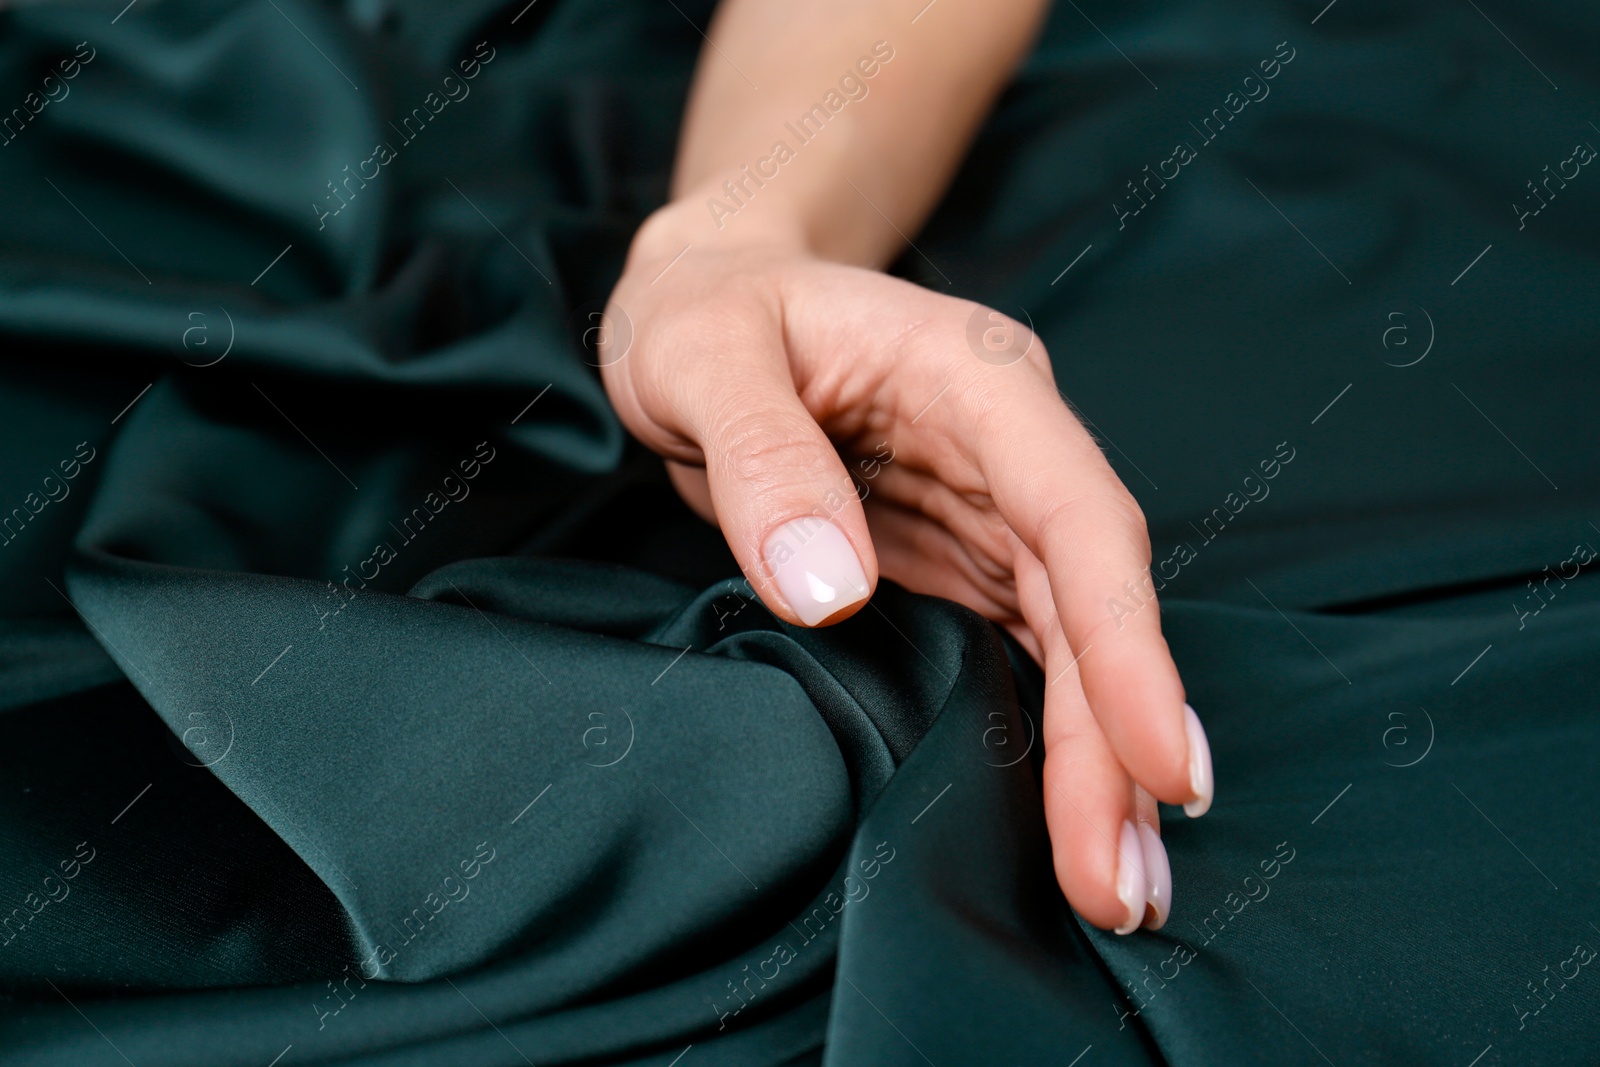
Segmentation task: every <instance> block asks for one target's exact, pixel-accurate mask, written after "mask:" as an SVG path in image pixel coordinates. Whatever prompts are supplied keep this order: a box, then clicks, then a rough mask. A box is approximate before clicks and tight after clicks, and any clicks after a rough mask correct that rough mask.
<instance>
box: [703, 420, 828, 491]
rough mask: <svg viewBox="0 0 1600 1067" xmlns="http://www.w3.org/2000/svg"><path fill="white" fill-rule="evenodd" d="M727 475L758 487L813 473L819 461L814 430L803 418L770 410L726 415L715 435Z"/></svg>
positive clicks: (820, 457)
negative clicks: (801, 474)
mask: <svg viewBox="0 0 1600 1067" xmlns="http://www.w3.org/2000/svg"><path fill="white" fill-rule="evenodd" d="M717 439H718V443H719V444H720V446H721V451H722V452H723V455H724V456H725V459H726V468H727V471H728V474H729V475H730V476H731V477H733V478H735V479H738V480H739V481H740V482H742V483H746V484H750V485H754V486H761V485H768V484H773V483H775V482H779V481H785V482H786V481H789V480H791V479H792V478H793V477H794V476H795V475H796V474H797V473H814V472H817V471H819V470H820V469H821V468H822V466H823V464H822V463H821V459H822V458H823V457H822V456H821V455H820V450H819V449H818V448H817V444H816V430H815V428H814V427H813V426H807V425H806V424H805V422H804V421H803V419H801V418H800V417H798V416H795V415H791V414H784V413H780V412H776V411H772V410H764V411H763V410H759V409H756V410H745V411H741V412H740V413H738V414H735V415H732V416H730V417H729V418H727V419H726V420H725V421H724V422H723V423H722V426H721V429H720V431H719V433H718V434H717Z"/></svg>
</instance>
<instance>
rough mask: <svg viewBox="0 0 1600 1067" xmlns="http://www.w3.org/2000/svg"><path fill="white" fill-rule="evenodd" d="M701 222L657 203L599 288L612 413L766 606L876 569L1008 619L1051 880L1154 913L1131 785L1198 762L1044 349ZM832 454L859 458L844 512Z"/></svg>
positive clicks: (1196, 777)
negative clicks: (1042, 684)
mask: <svg viewBox="0 0 1600 1067" xmlns="http://www.w3.org/2000/svg"><path fill="white" fill-rule="evenodd" d="M704 214H705V212H704V210H703V209H702V208H701V207H700V205H699V203H698V202H697V201H696V202H690V201H678V202H676V203H674V204H672V205H669V206H668V207H666V208H664V209H662V210H661V211H660V212H658V213H657V214H656V215H655V216H653V217H652V218H651V219H650V220H649V221H647V222H646V224H645V225H644V226H643V227H642V228H641V229H640V231H639V233H638V235H637V236H636V237H635V239H634V243H633V247H632V249H631V251H630V255H629V258H628V262H627V266H626V268H625V270H624V273H623V276H622V278H621V280H620V281H619V282H618V284H617V287H616V290H615V291H614V292H613V294H612V298H611V303H610V306H609V308H608V317H609V318H610V320H611V321H613V322H615V321H617V320H619V319H620V316H621V314H622V309H626V315H627V317H628V319H629V321H630V322H631V323H632V327H633V331H632V340H631V345H630V346H629V347H628V349H627V350H626V351H625V352H618V351H616V350H615V349H614V348H608V347H607V346H606V345H602V348H601V359H602V365H603V369H602V374H603V377H604V381H605V386H606V390H607V392H608V394H609V395H610V398H611V401H612V403H613V404H614V405H615V407H616V409H617V412H618V414H619V416H620V417H621V419H622V421H623V422H624V423H625V424H626V425H627V427H628V428H629V430H631V431H632V432H633V433H634V434H635V435H636V436H637V437H639V438H640V440H642V441H643V442H644V443H645V444H646V445H648V446H649V447H650V448H652V449H654V450H655V451H656V452H658V453H660V454H661V455H662V456H664V457H665V458H666V460H667V466H668V469H669V471H670V473H671V477H672V480H673V483H674V484H675V485H676V487H677V489H678V491H679V493H680V494H682V496H683V498H684V499H685V500H686V501H688V503H689V504H690V506H692V507H693V508H694V509H695V510H696V511H698V512H699V513H700V514H701V515H702V516H704V517H705V518H706V519H707V520H709V521H711V522H714V523H716V524H718V525H719V526H720V527H721V528H722V531H723V533H724V534H725V535H726V537H727V539H728V544H729V546H730V547H731V548H732V550H733V553H734V556H735V557H736V558H737V559H738V561H739V565H740V567H741V568H742V569H743V571H744V574H745V576H746V578H748V579H749V581H750V584H751V586H752V587H753V588H754V589H755V590H756V591H757V592H758V593H759V595H760V596H761V598H762V600H763V601H764V602H765V603H766V604H767V606H768V607H769V608H771V609H772V611H773V612H774V613H775V614H777V615H778V616H780V617H782V618H784V619H786V620H788V621H789V622H791V623H795V624H797V625H803V626H815V625H826V624H828V623H831V622H834V621H837V620H839V619H843V618H846V617H848V616H849V615H851V614H853V613H854V612H856V611H858V610H860V609H861V608H862V607H863V606H864V605H865V603H866V601H867V599H868V597H869V596H870V594H871V590H872V588H873V587H874V585H875V584H876V582H877V580H878V577H879V575H880V574H882V575H886V576H888V577H890V578H893V579H894V580H895V581H897V582H899V583H901V584H902V585H904V586H906V587H907V588H909V589H912V590H915V591H917V592H921V593H928V594H932V595H935V596H942V597H946V598H948V599H951V600H955V601H957V602H959V603H962V604H965V605H967V606H968V607H970V608H972V609H973V610H975V611H978V612H980V613H981V614H983V615H984V616H986V617H987V618H989V619H992V620H994V621H995V622H996V623H999V624H1000V625H1002V626H1004V627H1006V629H1007V630H1008V631H1010V632H1011V633H1012V634H1013V635H1014V636H1015V637H1016V638H1017V640H1018V641H1020V642H1021V643H1022V644H1023V646H1024V647H1026V648H1027V649H1028V650H1029V652H1030V653H1031V654H1032V655H1033V656H1034V658H1035V659H1037V660H1039V662H1040V663H1041V665H1042V666H1043V668H1044V670H1045V677H1046V680H1047V682H1048V683H1049V684H1048V687H1047V691H1046V701H1045V713H1044V726H1043V730H1042V735H1043V738H1044V743H1045V768H1044V784H1045V798H1044V800H1045V817H1046V822H1047V825H1048V827H1049V831H1050V839H1051V845H1052V850H1053V853H1054V861H1055V869H1056V874H1057V878H1058V879H1059V881H1060V883H1061V887H1062V889H1063V891H1064V892H1065V893H1066V895H1067V898H1068V900H1069V901H1070V902H1071V903H1072V905H1073V907H1075V908H1076V909H1077V910H1078V912H1079V914H1081V915H1082V916H1084V918H1086V919H1087V920H1089V921H1090V922H1092V923H1094V924H1095V925H1097V926H1101V927H1107V928H1115V929H1117V930H1118V931H1119V932H1129V931H1131V930H1133V929H1135V928H1137V927H1138V926H1139V925H1140V924H1141V923H1143V922H1145V921H1147V914H1148V921H1149V923H1150V924H1151V925H1152V926H1153V927H1154V926H1160V925H1161V924H1162V923H1163V922H1165V921H1166V917H1167V913H1168V909H1169V907H1170V902H1171V877H1170V873H1169V872H1168V867H1167V858H1166V852H1165V850H1164V848H1163V847H1162V845H1161V843H1160V839H1159V836H1158V835H1159V821H1158V818H1157V814H1156V805H1155V800H1154V799H1153V798H1159V799H1161V800H1163V801H1166V802H1168V803H1172V804H1185V805H1186V806H1187V808H1188V810H1189V811H1190V814H1192V815H1199V814H1202V813H1203V812H1204V811H1205V809H1206V808H1207V807H1209V805H1210V802H1211V791H1212V785H1211V762H1210V755H1209V751H1208V749H1207V747H1206V742H1205V735H1204V733H1203V732H1202V731H1201V729H1200V724H1199V720H1198V719H1197V718H1195V716H1194V712H1193V711H1192V710H1191V709H1189V708H1188V705H1187V704H1185V703H1184V691H1183V686H1182V683H1181V682H1180V681H1179V678H1178V671H1177V668H1176V666H1175V665H1174V664H1173V662H1172V657H1171V655H1170V654H1169V652H1168V650H1167V645H1166V641H1165V640H1164V639H1163V638H1162V636H1161V624H1160V617H1159V613H1158V611H1157V610H1154V607H1153V605H1154V597H1153V591H1152V590H1151V585H1150V578H1149V565H1150V544H1149V539H1148V536H1147V534H1146V532H1145V524H1144V517H1143V515H1142V514H1141V512H1140V510H1139V507H1138V505H1137V504H1136V503H1135V502H1134V499H1133V497H1132V496H1131V495H1130V494H1129V493H1128V491H1127V490H1126V489H1125V488H1124V487H1123V485H1122V483H1121V482H1120V481H1119V480H1118V479H1117V477H1116V475H1115V474H1114V473H1113V472H1112V470H1111V468H1110V466H1109V465H1108V464H1107V463H1106V461H1105V458H1104V457H1103V456H1102V455H1101V453H1100V450H1099V448H1098V447H1097V446H1096V444H1095V442H1094V441H1093V440H1092V439H1091V438H1090V436H1089V434H1088V433H1086V432H1085V431H1084V429H1083V427H1082V426H1081V425H1080V424H1079V423H1078V421H1077V419H1075V418H1074V417H1073V415H1072V413H1071V412H1070V411H1069V410H1068V408H1067V406H1066V404H1065V403H1063V401H1062V399H1061V397H1060V395H1059V394H1058V393H1057V391H1056V386H1055V379H1054V376H1053V373H1052V371H1051V365H1050V360H1049V357H1048V356H1047V354H1046V352H1045V349H1044V346H1043V345H1042V344H1041V343H1040V342H1039V341H1038V339H1037V338H1036V337H1033V336H1032V335H1031V334H1029V333H1028V331H1027V330H1026V329H1025V328H1024V327H1022V326H1020V325H1018V324H1016V323H1013V322H1010V321H1009V320H1006V319H1004V318H1002V317H999V316H996V317H995V318H994V319H993V320H992V322H993V323H998V324H1001V325H1004V326H1007V327H1009V328H1010V329H1012V330H1015V331H1017V334H1016V336H1017V337H1018V347H1017V351H1019V352H1020V351H1021V350H1022V347H1024V346H1025V347H1026V351H1025V353H1023V354H1021V355H1020V358H1017V359H1016V360H1015V361H1014V362H1009V363H1006V362H992V361H988V360H985V359H980V358H978V356H977V355H976V354H975V352H974V350H973V348H972V347H970V346H969V344H968V340H967V338H968V324H969V321H971V320H972V318H973V315H974V313H975V312H977V313H978V315H979V316H980V323H981V324H983V325H985V326H988V325H990V323H989V321H988V320H986V318H985V316H987V315H989V314H992V313H988V312H986V310H985V309H982V308H980V307H979V306H978V305H975V304H973V303H971V302H970V301H965V300H957V299H953V298H950V297H946V296H941V295H939V294H937V293H933V292H929V291H928V290H925V289H922V288H920V287H919V286H916V285H913V284H911V283H909V282H905V281H902V280H899V279H895V278H891V277H889V276H887V275H884V274H881V273H878V272H876V271H871V270H865V269H861V268H857V267H851V266H844V265H840V264H838V263H831V262H826V261H823V260H820V259H818V258H815V257H814V256H813V255H811V254H810V253H809V252H808V251H807V250H806V246H805V242H804V240H803V239H802V237H801V235H799V234H798V233H790V232H787V231H785V230H783V229H782V228H774V227H772V226H770V225H766V224H762V223H752V224H751V225H748V226H744V225H738V226H731V227H729V228H728V229H727V230H724V231H714V230H710V229H708V227H707V226H706V225H705V224H704V222H703V221H701V220H702V219H703V218H704ZM739 221H740V223H744V222H745V221H746V220H739ZM686 245H688V246H689V247H688V250H687V251H684V248H685V246H686ZM606 332H607V334H608V336H613V331H609V330H608V331H606ZM616 343H617V342H616V341H615V339H614V336H613V340H612V342H611V344H612V345H615V344H616ZM1007 358H1009V357H1007ZM886 450H887V455H889V456H892V460H891V461H889V462H887V463H885V462H884V460H885V455H886ZM863 463H866V464H869V465H870V466H869V467H863V466H861V464H863ZM847 465H848V466H847ZM852 469H856V470H860V471H864V470H868V469H871V470H873V471H875V476H874V477H872V479H871V482H870V486H871V492H870V494H868V495H867V496H866V499H865V501H864V502H863V501H862V500H861V499H860V497H859V496H858V489H857V486H856V483H855V482H854V481H852V477H851V473H850V472H851V470H852ZM1129 583H1131V585H1132V587H1133V588H1135V589H1137V590H1140V596H1141V597H1142V598H1144V599H1143V600H1142V601H1133V600H1130V597H1129V593H1128V589H1127V588H1125V586H1127V585H1128V584H1129ZM1114 602H1117V603H1121V604H1122V605H1124V606H1127V605H1130V604H1133V603H1137V602H1143V603H1146V604H1149V605H1150V606H1151V607H1150V609H1148V610H1135V611H1133V612H1132V613H1131V614H1130V613H1129V612H1127V611H1126V610H1123V611H1114V610H1113V608H1112V606H1111V605H1112V604H1113V603H1114Z"/></svg>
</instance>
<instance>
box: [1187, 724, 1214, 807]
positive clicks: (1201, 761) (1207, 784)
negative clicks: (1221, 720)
mask: <svg viewBox="0 0 1600 1067" xmlns="http://www.w3.org/2000/svg"><path fill="white" fill-rule="evenodd" d="M1183 723H1184V728H1185V730H1186V731H1187V733H1188V734H1189V788H1190V789H1192V790H1194V796H1195V799H1193V800H1191V801H1189V803H1187V804H1185V805H1184V806H1183V812H1184V814H1185V815H1187V816H1189V818H1191V819H1198V818H1199V817H1200V816H1202V815H1204V814H1205V813H1206V812H1208V811H1210V810H1211V796H1212V790H1213V789H1214V788H1215V783H1214V782H1213V781H1212V778H1211V745H1210V743H1209V742H1207V741H1206V732H1205V730H1204V729H1203V728H1202V727H1201V726H1200V716H1198V715H1196V714H1195V713H1194V709H1193V708H1191V707H1190V706H1189V705H1187V704H1185V705H1184V706H1183Z"/></svg>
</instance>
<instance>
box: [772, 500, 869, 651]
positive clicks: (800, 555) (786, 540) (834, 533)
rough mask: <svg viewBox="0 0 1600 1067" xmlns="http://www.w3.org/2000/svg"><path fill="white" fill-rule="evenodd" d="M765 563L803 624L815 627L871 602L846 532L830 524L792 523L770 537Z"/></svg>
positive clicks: (823, 521) (814, 520)
mask: <svg viewBox="0 0 1600 1067" xmlns="http://www.w3.org/2000/svg"><path fill="white" fill-rule="evenodd" d="M761 555H762V558H763V559H764V560H765V561H766V564H767V566H768V567H769V568H770V569H771V571H772V574H773V577H775V578H776V579H777V582H778V589H779V590H780V591H781V592H782V593H783V598H784V599H785V600H787V601H788V602H789V606H790V607H791V608H793V609H794V613H795V614H796V615H798V616H800V621H801V622H803V623H805V624H806V625H807V626H815V625H817V624H818V623H820V622H823V621H824V620H826V619H829V618H831V617H833V616H834V615H837V614H839V613H840V612H841V611H843V610H844V609H845V608H848V607H850V605H852V604H855V603H857V602H858V601H862V600H865V599H866V598H867V592H868V590H867V575H866V572H865V571H863V570H862V569H861V560H860V559H859V558H858V557H857V556H856V552H855V549H854V548H852V547H850V540H849V538H847V537H845V535H844V532H843V531H842V530H840V529H839V528H838V527H837V526H835V525H834V524H833V523H831V522H828V521H827V520H826V519H818V518H809V517H808V518H801V519H793V520H791V521H789V522H786V523H784V524H783V525H782V526H780V527H778V528H777V529H776V530H773V531H772V533H771V534H769V535H768V536H767V543H766V546H765V547H764V548H763V550H762V553H761Z"/></svg>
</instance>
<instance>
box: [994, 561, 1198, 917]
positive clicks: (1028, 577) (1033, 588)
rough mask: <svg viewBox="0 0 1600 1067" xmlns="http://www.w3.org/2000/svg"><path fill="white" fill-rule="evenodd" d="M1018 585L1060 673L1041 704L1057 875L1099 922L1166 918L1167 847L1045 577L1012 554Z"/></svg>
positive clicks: (1053, 670) (1051, 670) (1051, 666)
mask: <svg viewBox="0 0 1600 1067" xmlns="http://www.w3.org/2000/svg"><path fill="white" fill-rule="evenodd" d="M1017 586H1018V589H1017V591H1018V597H1019V599H1020V601H1021V604H1022V611H1023V616H1024V618H1026V619H1027V621H1028V625H1029V626H1030V628H1032V629H1034V630H1035V632H1036V633H1038V634H1041V635H1042V636H1041V638H1040V641H1041V644H1042V645H1043V646H1044V655H1045V672H1046V674H1047V675H1049V676H1051V677H1054V678H1056V679H1057V682H1056V684H1054V685H1052V686H1050V687H1049V688H1048V689H1047V690H1046V691H1045V711H1044V742H1045V761H1044V805H1045V823H1046V825H1047V827H1048V828H1049V831H1050V846H1051V854H1052V857H1053V859H1054V862H1055V870H1056V880H1057V881H1059V882H1060V883H1061V889H1062V892H1064V893H1065V894H1066V896H1067V900H1068V901H1069V902H1070V903H1071V904H1072V906H1073V907H1074V908H1075V909H1077V912H1078V914H1080V915H1082V916H1083V917H1084V918H1085V919H1087V920H1088V921H1089V922H1091V923H1094V924H1095V925H1096V926H1100V927H1106V928H1109V929H1113V930H1115V931H1116V932H1117V933H1119V934H1126V933H1131V932H1132V931H1133V930H1136V929H1138V927H1139V925H1140V924H1141V923H1143V922H1144V921H1145V919H1146V915H1147V913H1150V912H1152V911H1153V912H1154V914H1155V915H1156V916H1157V917H1158V918H1159V919H1160V921H1163V922H1164V921H1165V919H1166V912H1167V909H1168V907H1169V906H1170V899H1171V895H1172V889H1171V875H1170V873H1169V872H1168V871H1167V867H1166V853H1165V851H1164V850H1162V847H1161V842H1160V838H1159V837H1156V838H1155V840H1154V849H1153V850H1152V849H1151V847H1150V842H1149V841H1148V840H1147V835H1148V834H1149V832H1150V831H1149V829H1148V824H1146V825H1145V829H1143V830H1141V828H1140V822H1139V820H1138V816H1139V810H1138V806H1137V805H1136V802H1135V793H1134V785H1133V781H1132V780H1131V779H1130V778H1129V777H1128V773H1127V771H1125V770H1123V767H1122V763H1121V761H1120V760H1118V758H1117V755H1116V753H1115V752H1113V751H1112V749H1111V746H1110V744H1109V743H1107V741H1106V737H1105V733H1104V731H1102V730H1101V728H1100V724H1099V723H1098V722H1097V721H1096V720H1095V717H1094V714H1093V712H1091V711H1090V710H1089V703H1088V701H1087V700H1086V699H1085V698H1084V695H1083V688H1082V686H1080V685H1079V684H1078V671H1077V669H1076V668H1075V667H1074V666H1073V665H1072V650H1071V648H1070V647H1068V645H1067V642H1066V639H1065V637H1064V636H1063V635H1062V632H1061V627H1060V626H1059V625H1057V624H1056V621H1055V609H1054V606H1053V604H1052V602H1051V595H1050V583H1049V576H1048V575H1047V574H1046V573H1045V570H1044V566H1043V564H1041V563H1040V562H1039V561H1038V560H1037V559H1035V558H1034V557H1033V556H1032V555H1031V553H1027V552H1023V553H1022V554H1021V558H1020V559H1019V560H1018V566H1017ZM1153 807H1154V804H1153V802H1152V803H1151V804H1150V808H1153ZM1154 853H1159V855H1154ZM1152 860H1154V862H1152ZM1152 887H1154V888H1152ZM1163 890H1164V892H1163ZM1153 899H1154V900H1157V901H1162V903H1159V904H1155V905H1152V900H1153Z"/></svg>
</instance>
